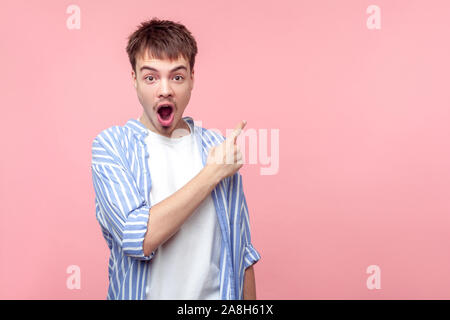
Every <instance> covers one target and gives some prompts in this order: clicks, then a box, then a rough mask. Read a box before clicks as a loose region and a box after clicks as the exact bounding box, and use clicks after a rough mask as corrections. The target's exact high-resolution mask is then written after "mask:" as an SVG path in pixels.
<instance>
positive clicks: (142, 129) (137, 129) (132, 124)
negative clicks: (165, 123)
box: [125, 116, 195, 137]
mask: <svg viewBox="0 0 450 320" xmlns="http://www.w3.org/2000/svg"><path fill="white" fill-rule="evenodd" d="M182 119H184V120H186V121H187V122H188V123H189V124H190V125H191V127H192V128H195V126H194V120H193V119H192V117H189V116H186V117H183V118H182ZM125 127H127V128H129V129H131V130H132V131H133V132H134V133H135V134H137V135H138V136H141V137H145V136H147V135H148V129H147V127H146V126H145V125H144V124H143V123H142V122H140V121H139V120H137V119H130V120H128V122H127V123H126V124H125ZM194 131H195V130H194Z"/></svg>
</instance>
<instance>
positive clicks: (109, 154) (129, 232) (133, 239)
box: [91, 135, 155, 260]
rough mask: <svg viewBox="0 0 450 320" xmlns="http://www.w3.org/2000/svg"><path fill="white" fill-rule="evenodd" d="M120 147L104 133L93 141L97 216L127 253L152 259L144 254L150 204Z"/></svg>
mask: <svg viewBox="0 0 450 320" xmlns="http://www.w3.org/2000/svg"><path fill="white" fill-rule="evenodd" d="M119 152H120V151H119V150H118V147H117V146H115V145H114V144H113V143H110V142H107V140H106V139H105V138H102V137H101V135H99V136H97V137H96V138H95V139H94V141H93V143H92V164H91V170H92V181H93V185H94V191H95V196H96V199H97V202H98V204H99V206H100V210H99V212H100V213H99V214H98V215H97V220H98V222H99V223H100V225H101V226H102V229H104V230H107V232H108V233H109V234H110V235H111V236H112V239H113V241H115V242H116V243H117V244H118V245H119V246H120V247H121V248H122V250H123V253H124V254H125V255H127V256H130V257H133V258H136V259H139V260H150V259H151V258H153V256H154V255H155V251H153V252H152V253H151V254H150V256H145V255H144V248H143V244H144V237H145V234H146V233H147V223H148V219H149V214H150V206H149V205H148V203H147V202H146V200H145V199H144V197H143V196H142V195H141V194H140V193H139V191H138V188H137V185H136V182H135V180H134V178H133V176H132V175H131V172H130V169H129V168H127V167H126V166H125V165H124V164H123V162H122V160H121V157H120V154H119Z"/></svg>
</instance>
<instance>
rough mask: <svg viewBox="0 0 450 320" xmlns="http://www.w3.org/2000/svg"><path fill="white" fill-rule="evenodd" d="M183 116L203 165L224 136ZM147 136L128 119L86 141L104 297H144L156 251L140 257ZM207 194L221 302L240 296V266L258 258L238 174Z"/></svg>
mask: <svg viewBox="0 0 450 320" xmlns="http://www.w3.org/2000/svg"><path fill="white" fill-rule="evenodd" d="M183 119H185V120H186V121H187V122H189V123H190V124H191V125H193V126H194V136H195V139H197V142H198V144H197V145H198V146H199V148H201V150H198V152H200V153H201V155H202V160H203V166H204V165H205V164H206V160H207V156H208V152H209V149H210V148H211V147H213V146H215V145H218V144H220V143H222V142H223V141H224V140H225V137H224V136H223V135H221V134H219V133H217V132H214V131H212V130H208V129H205V128H202V127H199V126H196V125H194V121H193V119H192V118H191V117H183ZM147 134H148V129H147V128H146V127H145V126H144V124H142V123H141V122H140V121H138V120H136V119H130V120H129V121H128V122H127V123H126V124H125V125H124V126H112V127H110V128H108V129H105V130H103V131H102V132H100V133H99V134H98V135H97V137H95V139H94V141H93V143H92V164H91V169H92V181H93V185H94V190H95V213H96V218H97V220H98V222H99V223H100V227H101V230H102V233H103V237H104V238H105V240H106V243H107V245H108V247H109V249H110V250H111V255H110V258H109V266H108V273H109V287H108V294H107V299H108V300H117V299H127V300H130V299H132V300H144V299H145V298H146V294H145V289H146V286H147V275H148V267H149V261H150V260H151V259H152V258H153V256H154V255H155V251H157V249H156V250H155V251H153V252H152V253H151V254H150V256H145V255H144V251H143V242H144V236H145V233H146V232H147V222H148V218H149V213H150V212H149V211H150V208H151V206H152V204H151V203H150V188H151V185H152V182H151V179H150V172H149V163H148V157H149V154H148V151H147V148H146V145H145V137H146V135H147ZM200 146H201V147H200ZM150 148H151V146H150ZM211 196H212V199H213V202H214V206H215V209H216V212H217V216H218V219H219V224H220V229H221V233H222V242H221V250H220V297H221V299H222V300H241V299H243V284H244V272H245V269H246V268H248V267H249V266H251V265H252V264H254V263H256V262H257V261H258V260H259V259H260V258H261V256H260V254H259V253H258V252H257V251H256V250H255V248H254V247H253V245H252V243H251V237H250V221H249V214H248V207H247V202H246V199H245V195H244V189H243V184H242V176H241V174H240V173H239V172H236V173H235V174H234V175H233V176H231V177H227V178H225V179H223V180H222V181H221V182H220V183H219V184H217V186H216V187H215V189H214V190H213V191H212V193H211ZM149 232H151V230H149ZM150 276H151V275H150ZM180 285H183V284H180Z"/></svg>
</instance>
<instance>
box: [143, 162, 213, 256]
mask: <svg viewBox="0 0 450 320" xmlns="http://www.w3.org/2000/svg"><path fill="white" fill-rule="evenodd" d="M220 180H221V178H220V177H219V175H218V174H217V171H214V170H210V169H209V167H208V166H205V167H204V168H203V169H202V170H201V171H200V172H199V173H198V174H197V175H196V176H195V177H194V178H192V179H191V180H190V181H189V182H188V183H187V184H186V185H185V186H183V187H182V188H180V189H179V190H177V191H176V192H175V193H174V194H172V195H171V196H169V197H167V198H166V199H164V200H163V201H161V202H159V203H157V204H156V205H154V206H152V207H151V208H150V215H149V219H148V223H147V233H146V234H145V238H144V255H146V256H149V255H150V253H151V252H152V251H154V250H156V248H158V247H159V246H160V245H161V244H163V243H164V242H166V241H167V240H168V239H169V238H170V237H172V236H173V235H174V234H175V233H176V232H177V231H178V230H179V228H180V227H181V225H182V224H183V223H184V222H185V221H186V220H187V219H188V218H189V216H190V215H191V214H192V213H193V212H194V211H195V209H196V208H197V207H198V206H199V205H200V204H201V203H202V201H203V200H204V199H205V198H206V197H207V196H208V195H209V194H210V193H211V192H212V190H213V189H214V188H215V186H216V185H217V184H218V183H219V182H220Z"/></svg>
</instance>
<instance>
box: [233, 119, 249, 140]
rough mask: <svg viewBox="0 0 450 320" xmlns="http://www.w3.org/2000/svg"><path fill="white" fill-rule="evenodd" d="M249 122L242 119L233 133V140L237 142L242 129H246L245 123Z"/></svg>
mask: <svg viewBox="0 0 450 320" xmlns="http://www.w3.org/2000/svg"><path fill="white" fill-rule="evenodd" d="M246 124H247V121H245V120H241V122H239V123H238V124H237V125H236V127H235V128H234V131H233V133H232V134H231V137H230V138H231V141H232V142H233V143H234V144H236V140H237V137H238V136H239V135H240V134H241V132H242V129H244V127H245V125H246Z"/></svg>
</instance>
